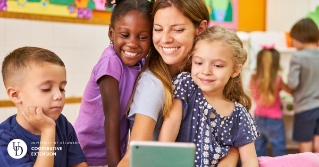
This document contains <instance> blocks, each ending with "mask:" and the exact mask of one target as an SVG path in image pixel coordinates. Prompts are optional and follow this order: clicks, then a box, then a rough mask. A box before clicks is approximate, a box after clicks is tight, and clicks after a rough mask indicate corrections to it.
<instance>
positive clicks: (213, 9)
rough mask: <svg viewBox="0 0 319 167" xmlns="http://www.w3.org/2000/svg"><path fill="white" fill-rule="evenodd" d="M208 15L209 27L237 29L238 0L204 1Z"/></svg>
mask: <svg viewBox="0 0 319 167" xmlns="http://www.w3.org/2000/svg"><path fill="white" fill-rule="evenodd" d="M205 2H206V5H207V7H208V11H209V15H210V23H209V26H214V25H220V26H223V27H226V28H228V29H232V30H237V29H238V0H205Z"/></svg>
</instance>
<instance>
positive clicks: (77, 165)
mask: <svg viewBox="0 0 319 167" xmlns="http://www.w3.org/2000/svg"><path fill="white" fill-rule="evenodd" d="M71 167H89V166H88V164H87V163H86V162H81V163H78V164H75V165H72V166H71Z"/></svg>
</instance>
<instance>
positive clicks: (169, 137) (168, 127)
mask: <svg viewBox="0 0 319 167" xmlns="http://www.w3.org/2000/svg"><path fill="white" fill-rule="evenodd" d="M182 110H183V107H182V101H181V100H180V99H174V100H173V104H172V109H171V111H170V112H169V115H168V116H167V117H166V118H165V119H164V121H163V125H162V129H161V132H160V134H159V137H158V141H162V142H175V140H176V138H177V135H178V132H179V128H180V126H181V121H182V116H183V111H182Z"/></svg>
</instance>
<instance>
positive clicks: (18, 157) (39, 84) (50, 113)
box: [0, 47, 88, 167]
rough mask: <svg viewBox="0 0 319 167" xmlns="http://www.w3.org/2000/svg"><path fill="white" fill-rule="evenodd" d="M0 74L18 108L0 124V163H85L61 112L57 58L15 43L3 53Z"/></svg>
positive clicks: (83, 166) (62, 78)
mask: <svg viewBox="0 0 319 167" xmlns="http://www.w3.org/2000/svg"><path fill="white" fill-rule="evenodd" d="M2 77H3V82H4V85H5V87H6V89H7V94H8V96H9V98H10V100H11V101H12V102H13V103H14V104H15V105H16V107H17V110H18V112H17V114H16V115H13V116H11V117H9V118H8V119H7V120H5V121H4V122H2V123H1V124H0V166H3V167H17V166H25V167H31V166H40V167H43V166H54V167H69V166H71V167H87V166H88V165H87V163H86V158H85V156H84V154H83V152H82V150H81V147H80V145H79V143H78V139H77V136H76V133H75V131H74V129H73V127H72V125H71V123H70V122H68V120H67V119H66V118H65V117H64V116H63V115H62V114H61V112H62V110H63V107H64V104H65V90H64V88H65V85H66V83H67V82H66V71H65V67H64V63H63V62H62V60H61V59H60V58H59V57H58V56H57V55H56V54H55V53H53V52H51V51H49V50H46V49H42V48H36V47H23V48H18V49H16V50H14V51H13V52H11V53H10V54H9V55H8V56H6V57H5V58H4V61H3V63H2ZM14 140H20V141H14ZM23 143H24V144H23ZM64 143H68V144H64ZM69 143H71V144H69ZM24 145H25V147H23V146H24ZM10 151H11V153H10ZM23 154H25V155H23Z"/></svg>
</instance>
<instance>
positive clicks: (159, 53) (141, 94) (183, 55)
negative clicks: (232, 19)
mask: <svg viewBox="0 0 319 167" xmlns="http://www.w3.org/2000/svg"><path fill="white" fill-rule="evenodd" d="M152 15H153V19H154V28H153V44H154V47H153V48H151V50H150V53H149V56H148V57H147V59H146V63H145V64H146V65H145V66H144V67H143V72H142V73H141V74H140V76H139V79H138V80H137V81H136V84H135V88H134V92H133V96H132V97H131V101H130V105H129V106H128V108H129V111H128V113H127V115H128V118H129V120H130V129H131V130H132V131H131V137H130V141H133V140H139V141H152V140H155V141H157V140H158V135H159V132H160V129H161V125H162V119H163V117H165V116H167V114H168V112H169V110H170V107H171V105H172V101H173V99H172V93H173V92H172V78H173V77H175V76H176V75H177V74H178V73H180V72H181V71H185V70H188V69H189V66H186V62H187V60H188V52H189V51H190V50H191V48H192V46H193V41H194V38H195V37H196V36H197V35H199V34H200V33H201V32H203V31H205V29H206V27H207V22H208V21H209V13H208V10H207V7H206V5H205V2H204V1H203V0H157V1H156V2H155V4H154V6H153V11H152ZM129 158H130V155H129V151H128V152H127V154H126V155H125V156H124V158H123V159H122V161H121V162H120V164H119V166H129Z"/></svg>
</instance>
